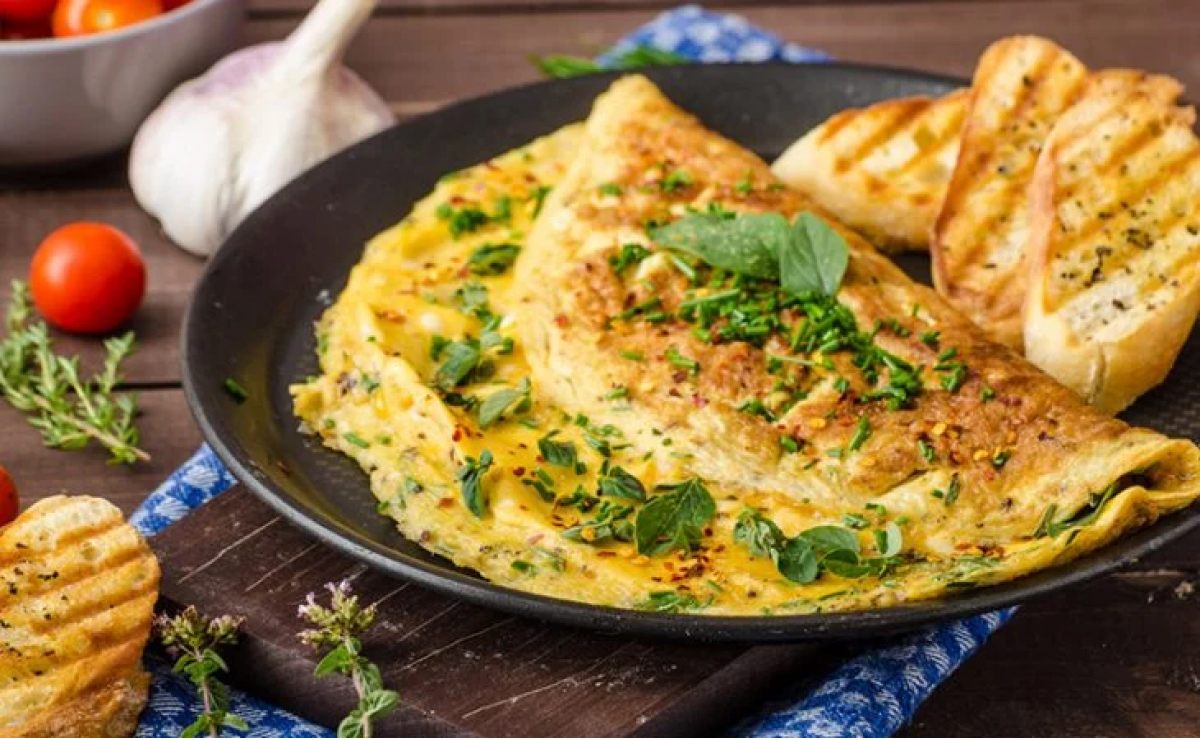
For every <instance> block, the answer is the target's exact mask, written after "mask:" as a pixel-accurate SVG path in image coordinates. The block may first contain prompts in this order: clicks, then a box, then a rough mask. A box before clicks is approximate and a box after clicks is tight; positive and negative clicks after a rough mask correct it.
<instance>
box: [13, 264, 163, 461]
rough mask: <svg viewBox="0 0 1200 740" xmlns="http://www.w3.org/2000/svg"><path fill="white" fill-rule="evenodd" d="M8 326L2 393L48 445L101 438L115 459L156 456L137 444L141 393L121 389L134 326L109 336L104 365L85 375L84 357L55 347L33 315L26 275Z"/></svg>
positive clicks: (70, 445)
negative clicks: (86, 377) (82, 371)
mask: <svg viewBox="0 0 1200 740" xmlns="http://www.w3.org/2000/svg"><path fill="white" fill-rule="evenodd" d="M7 328H8V332H7V334H6V335H5V337H4V339H3V341H0V395H3V396H4V398H6V399H7V400H8V402H9V403H10V404H12V405H13V407H15V408H16V409H18V410H20V411H24V412H25V413H27V414H28V415H29V416H28V419H29V423H30V424H32V425H33V426H34V427H35V428H36V429H38V430H39V431H41V433H42V440H43V442H44V443H45V444H46V446H47V447H54V448H57V449H62V450H77V449H79V448H81V447H85V446H86V445H87V443H88V442H89V441H91V440H95V441H97V442H99V443H100V444H102V445H103V446H104V447H105V448H106V449H107V450H108V451H109V453H111V455H112V457H111V459H110V462H112V463H126V464H129V463H134V462H137V461H138V460H142V461H146V460H149V459H150V456H149V455H148V454H146V452H145V451H143V450H141V449H139V448H138V446H137V445H138V430H137V427H135V426H134V423H133V422H134V419H135V418H136V417H137V414H138V408H137V399H136V398H135V397H134V396H133V395H130V394H119V393H117V392H116V386H117V383H118V382H119V381H120V379H121V376H120V367H121V362H122V361H123V360H124V359H125V358H126V357H128V356H129V355H130V353H132V352H133V346H134V342H133V333H132V332H128V333H126V334H124V335H122V336H119V337H110V338H109V339H106V340H105V341H104V350H105V357H104V366H103V367H102V368H101V370H100V372H99V373H97V374H96V375H95V376H93V377H92V378H91V379H90V380H86V381H85V380H84V379H83V378H81V377H80V375H79V358H78V357H62V356H60V355H57V354H55V353H54V347H53V345H52V343H51V340H50V331H49V329H47V328H46V324H45V323H44V322H42V321H38V320H36V319H35V318H34V317H33V310H32V304H31V302H30V298H29V286H27V285H26V284H25V283H23V282H21V281H20V280H14V281H13V283H12V300H11V302H10V304H9V307H8V323H7Z"/></svg>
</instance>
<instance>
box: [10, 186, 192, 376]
mask: <svg viewBox="0 0 1200 740" xmlns="http://www.w3.org/2000/svg"><path fill="white" fill-rule="evenodd" d="M72 221H102V222H104V223H108V224H112V225H113V226H116V227H117V228H119V229H121V230H122V231H124V232H125V233H127V234H129V236H130V237H132V238H133V240H134V241H135V242H137V243H138V245H140V247H141V249H142V254H143V256H144V257H145V260H146V271H147V277H146V279H147V285H146V298H145V301H144V303H143V304H142V307H141V309H140V310H139V311H138V313H137V315H136V316H135V317H134V319H133V321H132V323H131V324H130V325H129V327H128V328H129V329H132V330H133V331H134V332H136V334H137V341H138V347H139V349H138V351H137V352H136V353H135V354H134V355H133V356H131V357H130V358H129V359H128V360H127V361H126V363H125V371H124V376H125V380H126V382H128V383H133V384H135V385H147V384H165V383H169V384H178V383H179V378H180V370H179V332H180V329H181V327H182V321H183V314H184V311H185V310H186V308H187V300H188V296H189V295H190V293H191V289H192V285H193V284H194V283H195V282H196V279H197V278H198V277H199V276H200V272H201V271H202V270H203V269H204V263H203V262H201V261H200V260H199V259H197V258H195V257H192V256H191V255H188V254H186V253H185V252H183V251H182V250H180V249H178V248H176V247H174V246H172V245H171V244H170V242H169V241H168V240H167V238H166V237H165V236H164V235H163V233H162V231H161V230H160V229H159V228H158V225H157V224H156V223H155V222H154V220H153V219H151V218H150V217H149V216H147V215H146V214H145V213H143V212H142V211H141V209H139V208H138V207H137V204H136V203H135V202H134V200H133V197H132V195H130V193H129V192H128V191H127V190H125V189H116V188H111V189H109V188H104V189H95V190H93V189H84V190H63V189H47V190H24V191H19V192H10V193H7V194H5V195H2V196H0V276H2V277H3V278H5V279H4V280H2V281H0V305H4V306H7V305H8V300H9V296H10V280H11V279H12V278H21V279H27V276H28V270H29V261H30V259H31V258H32V257H33V252H34V250H36V249H37V246H38V244H40V243H41V241H42V239H44V238H45V237H46V235H47V234H49V233H50V232H51V231H53V230H54V229H56V228H57V227H59V226H62V225H63V224H65V223H69V222H72ZM54 338H55V343H56V346H57V348H58V351H59V352H60V353H61V354H66V355H75V354H78V355H80V356H81V357H82V358H83V365H84V369H85V370H87V371H89V372H90V371H91V370H93V369H95V368H96V367H97V366H98V364H99V362H100V361H101V359H102V358H103V356H104V353H103V347H102V346H101V345H100V343H99V342H97V341H96V340H95V339H92V338H81V337H71V336H67V335H64V334H62V333H60V332H56V333H55V335H54Z"/></svg>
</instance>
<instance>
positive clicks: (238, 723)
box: [221, 714, 250, 732]
mask: <svg viewBox="0 0 1200 740" xmlns="http://www.w3.org/2000/svg"><path fill="white" fill-rule="evenodd" d="M221 724H223V725H225V726H226V727H232V728H233V729H235V730H238V731H239V732H249V731H250V725H248V724H246V720H244V719H242V718H241V717H239V716H237V715H236V714H226V715H225V716H224V717H222V718H221Z"/></svg>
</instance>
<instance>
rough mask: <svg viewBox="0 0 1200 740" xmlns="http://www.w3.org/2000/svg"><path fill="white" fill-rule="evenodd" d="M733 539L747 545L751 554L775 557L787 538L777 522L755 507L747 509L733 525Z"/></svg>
mask: <svg viewBox="0 0 1200 740" xmlns="http://www.w3.org/2000/svg"><path fill="white" fill-rule="evenodd" d="M733 541H734V542H737V543H740V544H742V545H745V546H746V548H747V549H748V550H750V554H751V555H754V556H756V557H760V558H771V559H775V557H776V555H777V554H778V553H779V551H780V550H782V549H783V545H784V543H785V542H786V541H787V538H786V537H784V536H783V532H782V531H780V529H779V525H777V524H775V522H773V521H771V520H770V519H767V518H766V517H765V516H763V515H762V514H759V513H758V512H757V511H755V510H754V509H745V510H743V511H742V513H741V514H739V515H738V520H737V524H735V525H734V526H733Z"/></svg>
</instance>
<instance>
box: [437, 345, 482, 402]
mask: <svg viewBox="0 0 1200 740" xmlns="http://www.w3.org/2000/svg"><path fill="white" fill-rule="evenodd" d="M438 349H439V352H438V353H437V354H438V356H442V355H444V356H445V357H446V359H445V360H443V361H442V364H441V365H440V366H439V367H438V369H437V372H435V373H434V375H433V384H434V385H435V386H437V387H438V388H440V389H442V390H444V391H448V390H450V389H451V388H454V387H455V386H457V385H460V384H461V383H462V382H463V381H464V380H466V379H467V378H468V377H469V376H470V375H471V373H473V372H475V368H477V367H479V362H480V360H482V359H483V357H482V354H481V353H480V350H479V344H478V343H477V342H473V341H462V342H449V343H446V344H443V345H442V346H441V347H439V348H438ZM435 359H436V357H435Z"/></svg>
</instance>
